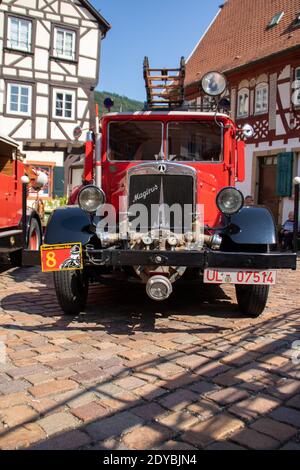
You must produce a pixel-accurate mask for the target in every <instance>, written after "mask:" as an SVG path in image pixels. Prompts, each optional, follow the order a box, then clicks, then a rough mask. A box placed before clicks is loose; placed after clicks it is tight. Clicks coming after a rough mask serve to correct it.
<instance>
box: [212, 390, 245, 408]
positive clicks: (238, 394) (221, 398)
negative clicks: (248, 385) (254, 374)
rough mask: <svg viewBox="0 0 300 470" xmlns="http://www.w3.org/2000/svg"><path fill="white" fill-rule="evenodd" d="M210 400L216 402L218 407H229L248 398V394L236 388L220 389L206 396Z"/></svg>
mask: <svg viewBox="0 0 300 470" xmlns="http://www.w3.org/2000/svg"><path fill="white" fill-rule="evenodd" d="M208 397H209V399H210V400H213V401H215V402H217V403H218V404H220V405H230V404H232V403H235V402H237V401H240V400H244V399H245V398H248V397H249V393H247V392H246V391H245V390H241V389H239V388H236V387H228V388H222V389H221V390H217V391H216V392H211V393H209V394H208Z"/></svg>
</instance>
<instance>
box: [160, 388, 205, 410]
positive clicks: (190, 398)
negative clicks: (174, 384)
mask: <svg viewBox="0 0 300 470" xmlns="http://www.w3.org/2000/svg"><path fill="white" fill-rule="evenodd" d="M196 400H198V395H197V394H196V393H194V392H192V391H191V390H185V389H178V390H176V391H175V392H172V393H168V394H167V395H166V396H165V397H163V398H161V399H160V400H159V402H160V404H161V405H162V406H164V407H165V408H168V409H169V410H174V411H179V410H182V409H184V408H186V407H187V406H188V405H190V404H191V403H193V402H195V401H196Z"/></svg>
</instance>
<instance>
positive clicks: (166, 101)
mask: <svg viewBox="0 0 300 470" xmlns="http://www.w3.org/2000/svg"><path fill="white" fill-rule="evenodd" d="M144 79H145V85H146V93H147V102H146V108H147V109H152V110H155V109H156V110H157V109H173V108H179V107H181V106H182V105H183V102H184V79H185V60H184V57H181V60H180V68H179V69H151V68H150V66H149V59H148V57H145V59H144Z"/></svg>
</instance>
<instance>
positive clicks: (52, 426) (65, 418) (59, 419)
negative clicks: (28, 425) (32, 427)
mask: <svg viewBox="0 0 300 470" xmlns="http://www.w3.org/2000/svg"><path fill="white" fill-rule="evenodd" d="M79 423H80V421H79V420H78V419H77V418H75V416H73V415H72V414H71V413H66V412H61V413H53V414H51V415H49V416H46V417H45V418H42V419H40V420H38V421H37V422H36V424H38V425H39V427H40V428H42V429H43V430H44V431H45V433H46V434H47V436H52V435H54V434H57V433H59V432H61V431H65V430H68V429H74V428H76V427H77V426H78V425H79Z"/></svg>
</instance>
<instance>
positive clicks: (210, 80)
mask: <svg viewBox="0 0 300 470" xmlns="http://www.w3.org/2000/svg"><path fill="white" fill-rule="evenodd" d="M201 85H202V89H203V91H204V93H206V94H207V95H210V96H219V95H222V93H224V91H225V90H226V88H227V80H226V77H225V75H223V74H222V73H219V72H208V73H206V74H205V75H204V77H203V78H202V80H201Z"/></svg>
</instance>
